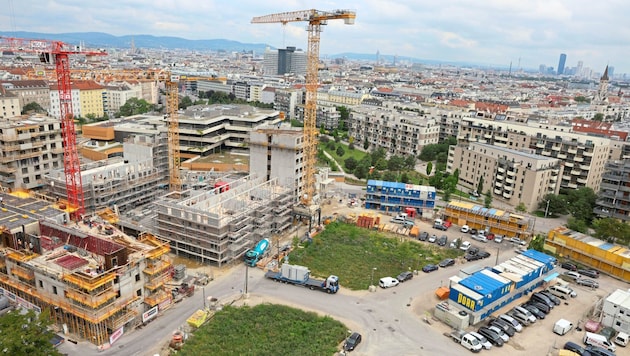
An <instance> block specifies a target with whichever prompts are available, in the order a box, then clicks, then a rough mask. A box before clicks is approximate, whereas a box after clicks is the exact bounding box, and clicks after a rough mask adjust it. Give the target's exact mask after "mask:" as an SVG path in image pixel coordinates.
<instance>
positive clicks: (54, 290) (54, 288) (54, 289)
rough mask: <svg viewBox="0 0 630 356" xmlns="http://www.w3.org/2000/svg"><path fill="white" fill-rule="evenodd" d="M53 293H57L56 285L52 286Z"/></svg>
mask: <svg viewBox="0 0 630 356" xmlns="http://www.w3.org/2000/svg"><path fill="white" fill-rule="evenodd" d="M53 294H57V286H53Z"/></svg>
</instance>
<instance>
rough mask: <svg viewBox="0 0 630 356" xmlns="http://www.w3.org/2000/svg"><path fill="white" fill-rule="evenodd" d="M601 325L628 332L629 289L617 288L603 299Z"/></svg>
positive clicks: (629, 320)
mask: <svg viewBox="0 0 630 356" xmlns="http://www.w3.org/2000/svg"><path fill="white" fill-rule="evenodd" d="M602 325H603V326H606V327H611V328H613V329H615V330H616V331H617V332H624V333H626V334H630V291H627V290H621V289H617V290H616V291H614V292H612V293H611V294H610V295H609V296H608V297H607V298H606V299H604V305H603V306H602Z"/></svg>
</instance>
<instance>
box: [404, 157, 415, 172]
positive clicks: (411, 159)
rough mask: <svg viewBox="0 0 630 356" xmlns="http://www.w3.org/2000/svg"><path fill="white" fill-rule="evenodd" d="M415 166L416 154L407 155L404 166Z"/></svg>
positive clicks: (409, 168) (412, 167) (410, 167)
mask: <svg viewBox="0 0 630 356" xmlns="http://www.w3.org/2000/svg"><path fill="white" fill-rule="evenodd" d="M415 167H416V156H414V155H408V156H407V157H405V168H406V169H408V170H413V169H414V168H415Z"/></svg>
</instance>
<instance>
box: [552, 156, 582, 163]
mask: <svg viewBox="0 0 630 356" xmlns="http://www.w3.org/2000/svg"><path fill="white" fill-rule="evenodd" d="M558 156H560V155H558ZM558 158H559V157H558ZM573 160H574V161H575V162H584V157H580V156H576V157H575V158H574V159H573Z"/></svg>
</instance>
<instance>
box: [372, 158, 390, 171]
mask: <svg viewBox="0 0 630 356" xmlns="http://www.w3.org/2000/svg"><path fill="white" fill-rule="evenodd" d="M387 164H388V161H387V160H386V159H385V158H380V159H379V160H378V161H376V165H374V168H376V169H378V170H379V171H384V170H386V169H387Z"/></svg>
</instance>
